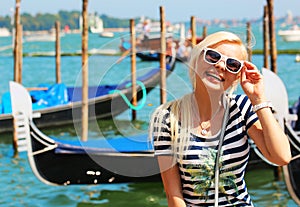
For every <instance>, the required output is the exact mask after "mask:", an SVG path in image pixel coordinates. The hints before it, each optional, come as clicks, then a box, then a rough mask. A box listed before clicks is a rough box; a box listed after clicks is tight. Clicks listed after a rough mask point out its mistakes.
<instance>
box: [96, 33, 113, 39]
mask: <svg viewBox="0 0 300 207" xmlns="http://www.w3.org/2000/svg"><path fill="white" fill-rule="evenodd" d="M99 36H100V37H107V38H112V37H114V36H115V34H114V33H113V32H100V34H99Z"/></svg>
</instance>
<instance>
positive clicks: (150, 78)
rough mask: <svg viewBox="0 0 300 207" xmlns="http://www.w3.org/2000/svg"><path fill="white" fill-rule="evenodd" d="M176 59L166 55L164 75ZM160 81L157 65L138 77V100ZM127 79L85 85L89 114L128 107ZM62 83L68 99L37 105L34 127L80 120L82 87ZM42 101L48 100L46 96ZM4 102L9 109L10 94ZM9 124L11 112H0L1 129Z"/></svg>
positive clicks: (99, 116) (106, 116)
mask: <svg viewBox="0 0 300 207" xmlns="http://www.w3.org/2000/svg"><path fill="white" fill-rule="evenodd" d="M175 62H176V61H175V57H172V58H168V59H167V67H166V68H167V75H169V74H170V73H171V71H173V70H174V68H175ZM159 82H160V68H159V67H157V68H154V69H151V70H149V71H148V72H147V73H146V74H144V75H141V76H139V77H137V98H138V100H144V99H145V98H146V97H145V94H146V93H149V92H150V91H151V90H152V89H153V88H155V87H156V86H157V84H159ZM130 83H131V81H124V82H122V83H120V84H114V85H100V86H90V87H89V89H88V90H89V93H88V94H89V101H88V106H89V118H91V119H92V118H97V119H109V118H111V117H114V116H116V115H118V114H120V113H122V112H124V111H125V110H127V109H128V108H129V106H128V103H129V101H128V100H131V97H132V87H130V86H129V85H128V84H130ZM61 85H62V84H60V85H59V89H58V90H60V91H63V92H62V94H66V96H67V101H64V102H63V103H62V104H61V103H59V104H56V105H53V106H43V107H38V109H36V110H35V111H36V112H39V114H40V115H41V116H40V117H38V118H36V119H35V123H36V125H37V127H39V128H49V127H55V126H62V125H67V124H73V123H74V122H77V121H80V117H81V115H80V114H81V106H82V88H81V87H65V88H63V87H61ZM62 88H63V89H62ZM51 89H52V88H51ZM143 89H144V90H143ZM33 92H35V91H31V94H33ZM36 92H37V91H36ZM145 92H146V93H145ZM52 94H54V95H55V97H59V96H57V93H53V91H51V90H49V94H46V95H44V97H45V96H46V97H48V96H52ZM32 96H33V95H32ZM34 98H35V96H33V97H32V99H34ZM2 100H3V99H2ZM124 100H125V101H124ZM126 100H127V101H126ZM38 101H39V100H36V101H35V102H38ZM55 101H56V100H55ZM55 101H54V102H55ZM39 102H43V101H39ZM44 102H50V101H47V100H46V101H44ZM2 104H3V103H2ZM6 105H8V107H9V110H11V107H10V98H9V103H8V104H6ZM33 105H34V104H33ZM2 108H3V107H2ZM12 126H13V122H12V115H11V113H10V112H8V113H5V114H0V133H4V132H11V131H12Z"/></svg>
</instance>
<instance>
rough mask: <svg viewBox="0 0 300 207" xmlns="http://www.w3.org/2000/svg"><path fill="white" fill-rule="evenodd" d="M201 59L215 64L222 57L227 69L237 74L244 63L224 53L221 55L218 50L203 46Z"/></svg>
mask: <svg viewBox="0 0 300 207" xmlns="http://www.w3.org/2000/svg"><path fill="white" fill-rule="evenodd" d="M203 59H204V61H205V62H207V63H209V64H211V65H215V64H217V63H218V62H220V61H221V60H222V59H224V60H225V63H226V69H227V71H229V72H230V73H233V74H237V73H238V72H240V70H241V69H242V67H243V65H244V61H241V60H237V59H235V58H232V57H227V56H226V55H222V54H221V53H220V52H218V51H216V50H214V49H211V48H204V55H203Z"/></svg>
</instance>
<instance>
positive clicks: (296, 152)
mask: <svg viewBox="0 0 300 207" xmlns="http://www.w3.org/2000/svg"><path fill="white" fill-rule="evenodd" d="M285 132H286V134H287V136H288V138H289V140H290V143H291V150H292V161H291V162H290V163H289V164H288V165H286V166H284V167H283V172H284V179H285V183H286V186H287V189H288V191H289V193H290V195H291V197H292V198H293V200H294V201H295V202H296V203H297V204H298V205H300V132H299V131H295V130H294V129H293V128H292V127H291V125H290V124H286V126H285Z"/></svg>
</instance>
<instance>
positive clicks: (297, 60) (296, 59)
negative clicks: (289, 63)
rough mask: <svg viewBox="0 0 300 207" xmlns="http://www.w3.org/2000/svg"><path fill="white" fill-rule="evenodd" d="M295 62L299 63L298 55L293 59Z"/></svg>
mask: <svg viewBox="0 0 300 207" xmlns="http://www.w3.org/2000/svg"><path fill="white" fill-rule="evenodd" d="M295 62H300V54H297V55H296V57H295Z"/></svg>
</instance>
